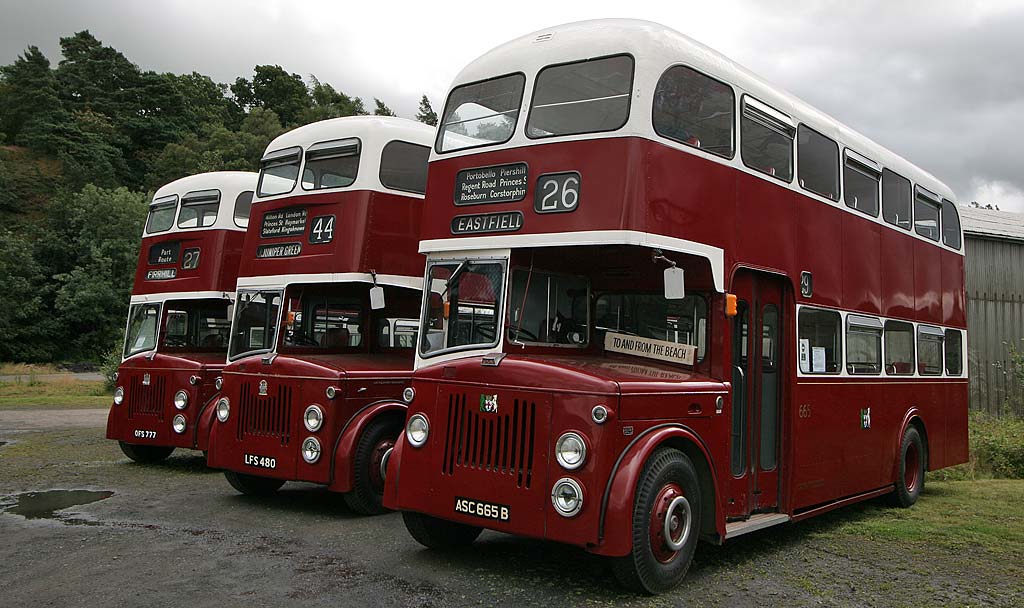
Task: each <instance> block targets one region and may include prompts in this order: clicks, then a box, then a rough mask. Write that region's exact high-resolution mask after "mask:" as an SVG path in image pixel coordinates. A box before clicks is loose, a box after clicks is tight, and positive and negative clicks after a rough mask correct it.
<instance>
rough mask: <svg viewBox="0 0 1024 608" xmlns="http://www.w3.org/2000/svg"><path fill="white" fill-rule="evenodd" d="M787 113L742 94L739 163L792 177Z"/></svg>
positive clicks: (791, 131) (790, 129) (790, 126)
mask: <svg viewBox="0 0 1024 608" xmlns="http://www.w3.org/2000/svg"><path fill="white" fill-rule="evenodd" d="M795 134H796V128H795V127H794V125H793V121H792V120H790V118H789V117H788V116H786V115H785V114H783V113H782V112H779V111H778V110H776V109H774V108H772V107H771V106H768V105H765V104H763V103H761V102H760V101H757V100H756V99H754V98H752V97H747V96H744V97H743V113H742V116H741V118H740V156H741V157H742V158H743V164H745V165H746V166H748V167H750V168H751V169H754V170H756V171H760V172H761V173H767V174H768V175H771V176H772V177H775V178H778V179H781V180H782V181H784V182H787V183H788V182H790V181H792V179H793V136H794V135H795Z"/></svg>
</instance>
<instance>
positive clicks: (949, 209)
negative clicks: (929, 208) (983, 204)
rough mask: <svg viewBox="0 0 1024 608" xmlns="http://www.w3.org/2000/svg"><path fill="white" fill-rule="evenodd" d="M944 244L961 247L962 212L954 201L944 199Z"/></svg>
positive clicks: (956, 247) (955, 247)
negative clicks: (957, 209) (960, 212)
mask: <svg viewBox="0 0 1024 608" xmlns="http://www.w3.org/2000/svg"><path fill="white" fill-rule="evenodd" d="M942 244H943V245H945V246H947V247H952V248H953V249H960V214H959V213H957V211H956V205H955V204H953V202H952V201H947V200H946V199H942Z"/></svg>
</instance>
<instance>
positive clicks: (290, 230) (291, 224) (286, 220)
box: [260, 207, 306, 255]
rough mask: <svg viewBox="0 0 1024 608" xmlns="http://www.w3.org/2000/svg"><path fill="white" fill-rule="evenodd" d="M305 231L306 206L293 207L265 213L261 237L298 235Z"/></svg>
mask: <svg viewBox="0 0 1024 608" xmlns="http://www.w3.org/2000/svg"><path fill="white" fill-rule="evenodd" d="M304 232H306V209H305V207H292V208H290V209H281V210H279V211H269V212H267V213H264V214H263V224H262V225H261V226H260V238H264V239H271V238H275V237H279V236H298V235H300V234H303V233H304ZM296 255H297V254H296Z"/></svg>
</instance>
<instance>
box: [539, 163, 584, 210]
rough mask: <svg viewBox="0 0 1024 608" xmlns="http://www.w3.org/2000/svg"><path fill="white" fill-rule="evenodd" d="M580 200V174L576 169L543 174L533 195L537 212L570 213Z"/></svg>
mask: <svg viewBox="0 0 1024 608" xmlns="http://www.w3.org/2000/svg"><path fill="white" fill-rule="evenodd" d="M579 202H580V174H579V173H577V172H575V171H569V172H567V173H551V174H549V175H541V176H540V178H539V179H538V180H537V189H536V191H535V194H534V197H533V210H534V211H536V212H537V213H568V212H570V211H574V210H575V209H576V207H577V205H579Z"/></svg>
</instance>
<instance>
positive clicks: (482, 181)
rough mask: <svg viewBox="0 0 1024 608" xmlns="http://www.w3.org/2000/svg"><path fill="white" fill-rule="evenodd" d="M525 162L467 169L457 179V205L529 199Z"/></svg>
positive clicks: (527, 171) (527, 172)
mask: <svg viewBox="0 0 1024 608" xmlns="http://www.w3.org/2000/svg"><path fill="white" fill-rule="evenodd" d="M528 175H529V170H528V169H527V167H526V163H514V164H511V165H498V166H495V167H481V168H479V169H464V170H462V171H459V174H458V175H457V176H455V204H456V205H484V204H487V203H512V202H515V201H521V200H523V199H524V198H526V182H527V178H528Z"/></svg>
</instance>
